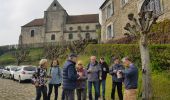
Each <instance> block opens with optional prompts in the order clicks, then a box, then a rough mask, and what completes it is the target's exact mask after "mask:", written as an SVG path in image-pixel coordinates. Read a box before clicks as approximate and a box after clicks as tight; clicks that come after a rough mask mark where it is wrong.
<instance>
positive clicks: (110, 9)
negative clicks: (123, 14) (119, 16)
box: [107, 4, 113, 18]
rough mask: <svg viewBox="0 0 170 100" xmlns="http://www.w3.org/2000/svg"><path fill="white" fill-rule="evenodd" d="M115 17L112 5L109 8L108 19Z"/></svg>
mask: <svg viewBox="0 0 170 100" xmlns="http://www.w3.org/2000/svg"><path fill="white" fill-rule="evenodd" d="M112 15H113V5H112V4H110V5H108V6H107V18H109V17H111V16H112Z"/></svg>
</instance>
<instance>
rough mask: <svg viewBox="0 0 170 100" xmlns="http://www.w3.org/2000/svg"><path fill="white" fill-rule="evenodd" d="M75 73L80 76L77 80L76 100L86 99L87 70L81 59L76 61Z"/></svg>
mask: <svg viewBox="0 0 170 100" xmlns="http://www.w3.org/2000/svg"><path fill="white" fill-rule="evenodd" d="M76 67H77V73H78V75H79V76H80V77H79V78H78V80H77V89H76V91H77V100H86V91H87V85H86V84H87V70H86V69H85V68H83V63H82V61H78V63H77V66H76Z"/></svg>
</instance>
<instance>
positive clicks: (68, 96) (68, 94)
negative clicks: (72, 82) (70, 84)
mask: <svg viewBox="0 0 170 100" xmlns="http://www.w3.org/2000/svg"><path fill="white" fill-rule="evenodd" d="M64 100H75V98H74V90H67V89H64Z"/></svg>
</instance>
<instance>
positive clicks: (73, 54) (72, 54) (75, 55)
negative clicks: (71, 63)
mask: <svg viewBox="0 0 170 100" xmlns="http://www.w3.org/2000/svg"><path fill="white" fill-rule="evenodd" d="M68 57H77V54H75V53H71V54H70V55H69V56H68Z"/></svg>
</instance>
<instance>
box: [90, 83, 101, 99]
mask: <svg viewBox="0 0 170 100" xmlns="http://www.w3.org/2000/svg"><path fill="white" fill-rule="evenodd" d="M92 85H94V89H95V100H98V98H99V81H94V82H90V81H88V94H89V100H93V97H92Z"/></svg>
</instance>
